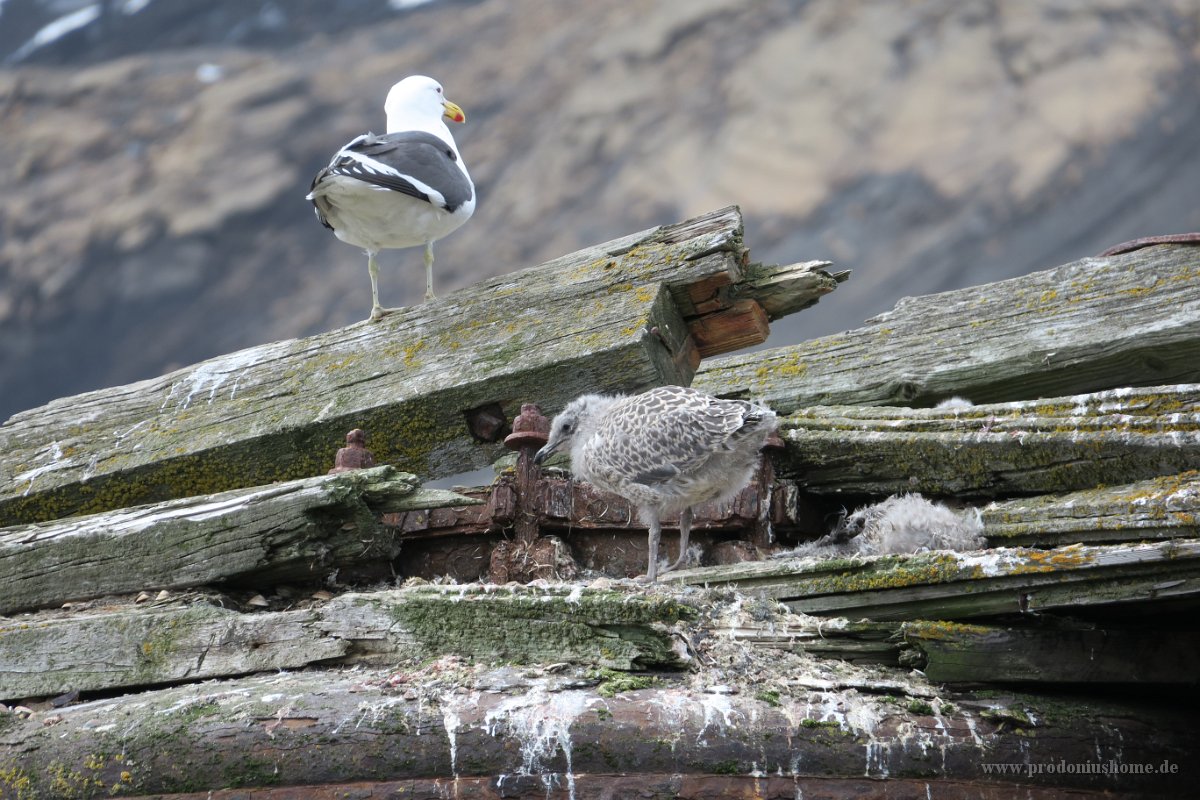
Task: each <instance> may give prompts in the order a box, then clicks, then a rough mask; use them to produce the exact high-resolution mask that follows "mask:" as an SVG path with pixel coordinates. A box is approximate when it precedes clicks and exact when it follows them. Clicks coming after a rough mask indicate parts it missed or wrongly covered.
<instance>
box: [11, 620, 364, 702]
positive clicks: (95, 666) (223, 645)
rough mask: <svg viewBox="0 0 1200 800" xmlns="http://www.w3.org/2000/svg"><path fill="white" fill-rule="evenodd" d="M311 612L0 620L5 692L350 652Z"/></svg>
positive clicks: (104, 685) (213, 672)
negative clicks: (321, 631)
mask: <svg viewBox="0 0 1200 800" xmlns="http://www.w3.org/2000/svg"><path fill="white" fill-rule="evenodd" d="M316 621H317V614H316V613H315V611H311V610H310V611H281V612H277V613H273V614H270V613H264V614H239V613H238V612H236V611H232V610H229V609H225V608H218V607H216V606H209V605H203V604H198V605H191V606H175V607H170V608H154V609H143V608H136V607H129V608H126V609H122V610H120V611H116V612H107V613H90V614H74V615H69V616H63V615H58V616H57V617H55V618H52V619H42V618H40V617H39V616H38V615H33V616H21V617H9V618H4V619H0V652H2V653H3V654H4V655H3V656H0V698H3V699H7V700H15V699H19V698H23V697H38V696H43V695H60V694H63V693H66V692H69V691H72V690H75V691H81V692H87V691H94V690H102V689H119V688H127V687H136V686H152V685H155V684H161V683H172V682H177V681H184V680H202V679H204V678H213V677H222V676H229V675H244V674H247V673H251V672H263V671H274V670H280V669H288V668H292V667H302V666H304V665H305V664H310V663H312V662H314V661H320V660H322V659H326V658H336V657H338V656H342V655H345V653H346V652H347V650H348V649H349V644H350V643H349V642H347V641H344V640H340V639H336V638H332V637H328V638H326V637H321V636H319V635H317V632H316Z"/></svg>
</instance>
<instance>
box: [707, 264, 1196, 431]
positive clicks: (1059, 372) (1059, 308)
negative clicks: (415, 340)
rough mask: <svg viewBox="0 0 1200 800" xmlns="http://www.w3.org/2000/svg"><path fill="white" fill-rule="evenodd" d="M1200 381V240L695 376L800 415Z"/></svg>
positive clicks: (968, 295) (915, 304)
mask: <svg viewBox="0 0 1200 800" xmlns="http://www.w3.org/2000/svg"><path fill="white" fill-rule="evenodd" d="M1198 381H1200V248H1195V247H1172V246H1167V247H1150V248H1146V249H1144V250H1138V251H1136V252H1134V253H1129V254H1126V255H1121V256H1113V257H1110V258H1085V259H1082V260H1080V261H1076V262H1073V263H1070V264H1066V265H1064V266H1061V267H1058V268H1056V269H1051V270H1046V271H1043V272H1035V273H1032V274H1030V275H1026V276H1024V277H1021V278H1014V279H1011V280H1006V281H1000V282H998V283H990V284H986V285H983V286H975V287H971V288H968V289H960V290H956V291H952V292H944V293H941V294H933V295H926V296H923V297H907V298H904V299H902V300H901V301H900V302H899V303H897V304H896V307H895V308H894V309H892V310H891V311H888V312H886V313H884V314H880V315H879V316H877V317H874V318H872V319H870V320H868V321H867V323H866V325H864V326H863V327H860V328H856V329H854V330H849V331H846V332H845V333H839V334H834V335H831V336H824V337H822V338H819V339H813V340H811V341H807V342H802V343H801V344H798V345H794V346H788V347H781V348H776V349H773V350H766V351H762V352H757V353H751V354H747V355H734V356H728V357H725V358H719V359H713V360H711V361H706V362H705V363H704V364H703V365H702V366H701V370H700V372H699V373H697V375H696V380H695V382H694V384H693V385H694V386H695V388H697V389H703V390H704V391H707V392H711V393H713V394H718V395H730V396H731V395H737V396H740V397H748V398H752V399H754V400H757V401H760V402H765V403H766V404H767V405H769V406H771V407H772V408H774V409H775V410H776V411H777V412H780V413H783V414H787V413H790V412H791V411H793V410H795V409H797V408H801V407H804V406H810V405H860V404H872V405H912V406H932V405H934V404H935V403H937V402H939V401H941V400H943V399H945V398H947V397H949V396H951V395H956V394H957V395H963V396H965V397H967V398H968V399H970V400H973V401H974V402H976V403H991V402H1000V401H1008V400H1023V399H1033V398H1037V397H1049V396H1055V395H1065V394H1077V393H1081V392H1090V391H1096V390H1100V389H1106V388H1110V387H1113V386H1153V385H1159V384H1168V383H1189V382H1198Z"/></svg>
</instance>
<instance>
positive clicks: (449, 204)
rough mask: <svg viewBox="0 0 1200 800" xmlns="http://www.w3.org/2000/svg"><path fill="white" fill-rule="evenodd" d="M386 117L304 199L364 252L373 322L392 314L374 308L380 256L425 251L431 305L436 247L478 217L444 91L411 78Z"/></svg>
mask: <svg viewBox="0 0 1200 800" xmlns="http://www.w3.org/2000/svg"><path fill="white" fill-rule="evenodd" d="M383 110H384V112H385V113H386V114H387V133H386V134H385V135H383V136H376V135H375V134H373V133H365V134H363V135H362V136H359V137H357V138H355V139H354V140H353V141H351V142H350V143H349V144H347V145H346V146H345V147H343V148H342V149H341V150H338V151H337V153H335V154H334V156H333V160H332V161H330V162H329V166H327V167H325V169H323V170H321V171H320V172H318V173H317V176H316V177H315V178H313V182H312V191H310V192H309V193H308V198H307V199H309V200H311V201H312V204H313V206H315V208H316V212H317V219H319V220H320V221H321V224H322V225H324V226H325V227H326V228H329V229H330V230H331V231H333V233H334V235H335V236H337V238H339V239H341V240H342V241H343V242H346V243H347V244H352V245H355V246H357V247H361V248H363V249H364V250H366V251H367V271H368V272H369V273H370V275H371V316H370V319H371V320H372V321H378V320H380V319H382V318H383V316H384V315H385V314H389V313H391V312H392V311H395V310H396V309H391V308H384V307H383V306H381V305H380V304H379V266H378V265H377V264H376V261H375V257H376V256H377V255H378V254H379V251H380V250H383V249H385V248H398V247H416V246H417V245H422V244H423V245H425V299H426V300H432V299H433V297H434V295H433V243H434V242H435V241H437V240H438V239H441V238H442V237H443V236H446V235H447V234H449V233H451V232H452V231H454V230H456V229H457V228H458V227H459V226H460V225H462V224H463V223H464V222H466V221H467V220H468V219H470V217H471V214H472V213H474V211H475V184H474V183H472V182H471V176H470V175H469V174H468V173H467V167H466V165H465V164H464V163H463V160H462V157H461V156H459V154H458V145H456V144H455V143H454V137H453V136H451V135H450V129H449V128H447V127H446V123H445V122H444V120H446V119H449V120H453V121H454V122H465V121H466V115H465V114H463V110H462V109H461V108H459V107H458V106H457V105H456V104H454V103H452V102H450V101H449V100H447V99H446V97H445V95H444V92H443V91H442V85H441V84H440V83H438V82H437V81H435V80H434V79H433V78H427V77H425V76H424V75H412V76H409V77H407V78H405V79H404V80H402V81H400V82H399V83H397V84H396V85H395V86H393V87H392V89H391V91H389V92H388V96H387V100H386V101H385V102H384V104H383Z"/></svg>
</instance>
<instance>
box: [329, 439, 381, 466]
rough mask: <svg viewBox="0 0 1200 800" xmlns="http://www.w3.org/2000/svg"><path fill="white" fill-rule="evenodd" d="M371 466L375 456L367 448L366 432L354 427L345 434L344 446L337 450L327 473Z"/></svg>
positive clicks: (373, 464)
mask: <svg viewBox="0 0 1200 800" xmlns="http://www.w3.org/2000/svg"><path fill="white" fill-rule="evenodd" d="M373 466H375V456H373V455H371V451H370V450H368V449H367V432H366V431H364V430H363V429H362V428H355V429H354V430H352V431H350V432H349V433H347V434H346V446H345V447H343V448H341V449H340V450H338V451H337V455H336V456H334V459H333V469H331V470H329V474H330V475H332V474H334V473H337V472H349V471H350V470H353V469H367V468H368V467H373Z"/></svg>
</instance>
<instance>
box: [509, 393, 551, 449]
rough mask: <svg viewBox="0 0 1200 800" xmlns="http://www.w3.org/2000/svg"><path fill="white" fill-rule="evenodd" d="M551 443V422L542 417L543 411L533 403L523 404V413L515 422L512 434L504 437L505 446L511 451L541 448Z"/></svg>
mask: <svg viewBox="0 0 1200 800" xmlns="http://www.w3.org/2000/svg"><path fill="white" fill-rule="evenodd" d="M548 441H550V420H548V419H546V417H545V416H543V415H542V409H541V408H540V407H538V406H537V405H535V404H533V403H522V404H521V413H520V414H518V415H517V416H516V418H515V419H514V420H513V425H512V433H510V434H509V435H508V436H505V437H504V446H505V447H507V448H508V449H509V450H518V451H519V450H521V448H524V447H532V448H534V449H537V448H540V447H541V446H542V445H544V444H545V443H546V442H548Z"/></svg>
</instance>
